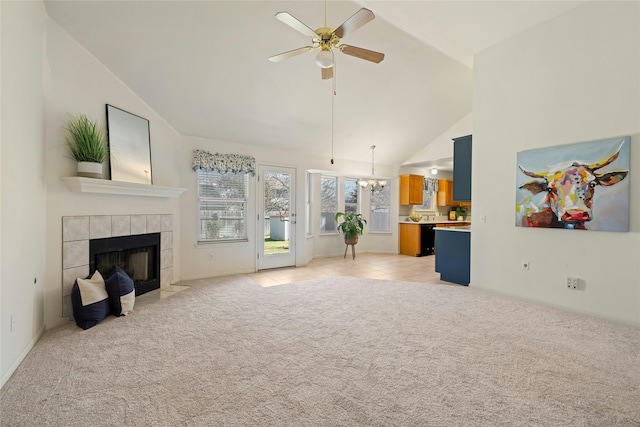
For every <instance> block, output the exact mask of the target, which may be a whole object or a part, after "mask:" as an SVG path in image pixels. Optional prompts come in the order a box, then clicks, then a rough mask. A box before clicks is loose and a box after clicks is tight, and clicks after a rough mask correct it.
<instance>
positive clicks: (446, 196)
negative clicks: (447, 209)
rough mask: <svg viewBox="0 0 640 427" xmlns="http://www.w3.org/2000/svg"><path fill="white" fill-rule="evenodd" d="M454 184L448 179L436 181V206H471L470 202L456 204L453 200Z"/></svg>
mask: <svg viewBox="0 0 640 427" xmlns="http://www.w3.org/2000/svg"><path fill="white" fill-rule="evenodd" d="M454 185H455V183H454V181H451V180H450V179H439V180H438V197H437V200H436V204H437V205H438V206H471V202H456V201H454V200H453V187H454Z"/></svg>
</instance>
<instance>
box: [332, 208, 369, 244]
mask: <svg viewBox="0 0 640 427" xmlns="http://www.w3.org/2000/svg"><path fill="white" fill-rule="evenodd" d="M340 218H342V219H343V220H342V222H341V223H339V224H338V227H337V229H338V232H340V233H344V242H345V243H346V244H347V245H355V244H356V243H358V236H362V232H363V231H364V225H365V224H366V223H367V220H366V219H364V217H363V216H362V214H359V213H355V212H338V213H336V218H335V219H336V222H338V221H339V220H340Z"/></svg>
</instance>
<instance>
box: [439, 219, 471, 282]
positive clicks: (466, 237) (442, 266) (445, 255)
mask: <svg viewBox="0 0 640 427" xmlns="http://www.w3.org/2000/svg"><path fill="white" fill-rule="evenodd" d="M436 244H437V245H438V250H437V251H436V272H437V273H440V279H441V280H444V281H445V282H452V283H457V284H459V285H463V286H469V282H470V278H471V232H470V231H463V230H455V229H450V230H447V229H444V230H443V229H438V230H436Z"/></svg>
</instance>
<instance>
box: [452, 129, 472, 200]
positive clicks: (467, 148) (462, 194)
mask: <svg viewBox="0 0 640 427" xmlns="http://www.w3.org/2000/svg"><path fill="white" fill-rule="evenodd" d="M471 143H472V136H471V135H467V136H462V137H460V138H454V139H453V182H454V184H455V185H454V186H453V198H452V200H453V201H454V202H471Z"/></svg>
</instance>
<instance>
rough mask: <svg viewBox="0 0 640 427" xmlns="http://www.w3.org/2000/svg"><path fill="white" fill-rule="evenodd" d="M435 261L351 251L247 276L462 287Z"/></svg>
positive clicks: (270, 280) (158, 294)
mask: <svg viewBox="0 0 640 427" xmlns="http://www.w3.org/2000/svg"><path fill="white" fill-rule="evenodd" d="M435 260H436V257H435V256H425V257H410V256H407V255H386V254H384V255H383V254H356V258H355V259H352V258H351V252H349V253H348V254H347V257H346V258H343V257H341V256H338V257H330V258H316V259H314V260H313V261H311V262H310V263H309V264H307V265H306V266H304V267H286V268H275V269H272V270H262V271H259V272H258V273H251V274H246V276H247V277H248V278H250V279H252V280H253V281H254V282H256V283H257V284H259V285H260V286H263V287H268V286H277V285H284V284H286V283H293V282H300V281H302V280H309V279H317V278H319V277H328V276H350V277H364V278H368V279H384V280H398V281H404V282H419V283H433V284H441V285H453V286H458V285H456V284H454V283H450V282H445V281H442V280H440V273H436V272H435ZM185 289H189V286H183V285H171V286H169V287H167V288H163V289H158V290H155V291H151V292H148V293H146V294H144V295H140V296H139V297H136V304H148V303H151V302H153V301H157V300H159V299H164V298H168V297H170V296H172V295H175V294H176V293H178V292H180V291H183V290H185Z"/></svg>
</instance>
